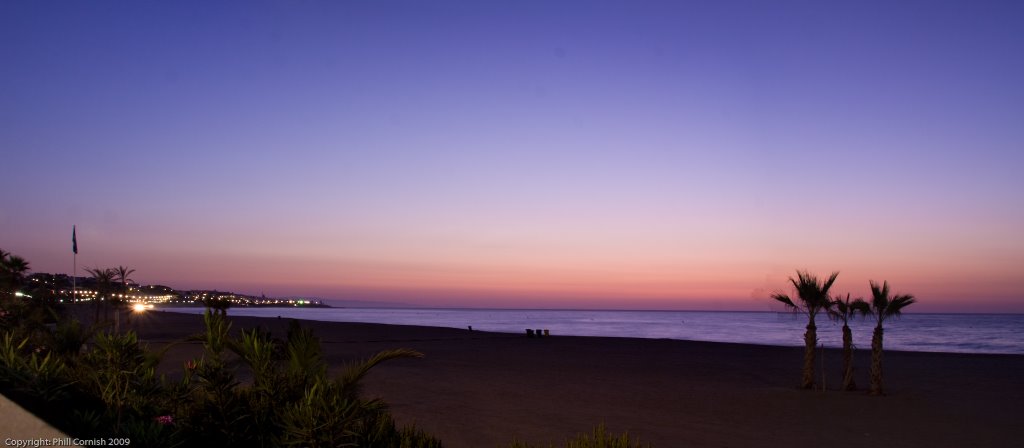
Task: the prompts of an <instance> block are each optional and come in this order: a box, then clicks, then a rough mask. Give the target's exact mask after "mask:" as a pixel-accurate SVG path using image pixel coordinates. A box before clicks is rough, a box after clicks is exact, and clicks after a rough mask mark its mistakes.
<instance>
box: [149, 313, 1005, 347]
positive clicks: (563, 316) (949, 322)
mask: <svg viewBox="0 0 1024 448" xmlns="http://www.w3.org/2000/svg"><path fill="white" fill-rule="evenodd" d="M164 310H165V311H176V312H185V313H202V312H203V308H196V307H186V308H165V309H164ZM228 313H229V314H231V315H237V316H256V317H278V316H281V317H285V318H294V319H305V320H318V321H330V322H367V323H382V324H396V325H421V326H431V327H451V328H468V327H470V326H472V328H473V329H474V330H480V331H491V332H502V333H519V334H525V332H526V330H527V329H543V330H548V331H549V332H550V334H551V335H553V336H558V335H567V336H613V337H628V338H649V339H681V340H692V341H713V342H736V343H744V344H760V345H778V346H803V333H804V327H805V326H806V325H807V318H806V317H805V316H803V315H800V314H793V313H786V312H781V313H780V312H738V311H618V310H607V311H604V310H518V309H458V308H299V307H296V308H231V309H230V310H229V311H228ZM874 324H875V323H874V321H873V320H871V318H867V319H856V320H854V321H852V322H851V324H850V327H851V329H852V330H853V340H854V345H855V346H856V347H857V348H861V349H870V347H871V333H872V330H873V328H874ZM817 327H818V339H819V340H820V342H821V343H822V344H824V345H825V346H826V347H841V346H842V330H841V324H837V323H834V322H832V321H830V320H829V319H828V318H827V317H825V316H819V317H818V318H817ZM885 348H886V350H901V351H919V352H950V353H1003V354H1024V314H928V313H904V314H903V315H902V316H900V317H898V318H893V319H889V320H886V321H885Z"/></svg>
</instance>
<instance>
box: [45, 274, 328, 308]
mask: <svg viewBox="0 0 1024 448" xmlns="http://www.w3.org/2000/svg"><path fill="white" fill-rule="evenodd" d="M26 280H27V283H28V284H30V285H32V286H33V288H32V289H34V290H35V291H47V292H48V293H49V295H50V297H51V298H52V299H53V300H56V301H58V302H61V303H75V302H92V301H94V300H97V297H99V299H100V300H105V299H106V298H104V297H102V294H101V293H100V289H101V288H98V287H97V286H98V285H97V280H96V279H95V278H94V277H75V278H74V279H72V277H71V276H70V275H67V274H47V273H36V274H32V275H29V276H28V277H26ZM108 295H109V296H110V298H111V299H115V300H118V301H123V302H124V303H128V304H129V305H143V306H149V305H159V306H205V305H206V304H209V303H210V302H221V303H228V304H230V306H232V307H322V308H328V307H329V306H328V305H325V304H324V303H323V300H320V299H316V298H302V297H286V298H276V297H266V296H263V295H260V296H252V295H246V294H238V293H234V292H227V291H217V290H196V289H193V290H188V291H179V290H176V289H174V288H171V287H169V286H164V285H139V284H137V283H134V282H128V283H127V288H126V289H124V290H123V291H118V292H112V293H108Z"/></svg>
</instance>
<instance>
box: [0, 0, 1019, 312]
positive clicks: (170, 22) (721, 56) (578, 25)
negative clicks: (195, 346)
mask: <svg viewBox="0 0 1024 448" xmlns="http://www.w3.org/2000/svg"><path fill="white" fill-rule="evenodd" d="M1022 23H1024V2H1017V1H1007V2H986V1H962V2H943V1H905V2H891V1H877V2H875V1H867V2H820V1H798V2H783V1H778V2H775V1H773V2H763V1H715V2H683V1H664V2H647V1H571V2H570V1H560V2H551V1H515V2H513V1H493V2H490V1H471V0H466V1H457V2H456V1H451V2H449V1H410V2H390V1H374V2H369V1H358V2H356V1H353V2H340V1H339V2H313V1H307V2H292V1H288V2H284V1H281V2H249V1H247V2H205V1H173V2H170V1H164V2H148V1H130V2H129V1H124V2H113V1H111V2H99V3H97V2H78V1H66V2H55V1H4V2H2V3H0V151H2V156H0V188H2V191H3V199H2V201H0V204H2V206H0V248H3V249H4V250H8V251H11V252H13V253H15V254H18V255H21V256H23V257H25V258H27V259H28V260H29V261H30V262H31V263H32V268H33V270H34V271H42V272H69V271H71V269H72V254H71V250H70V249H71V248H70V243H71V241H70V237H71V226H72V225H77V226H78V241H79V247H80V253H79V255H78V266H79V269H82V268H83V267H106V266H116V265H128V266H130V267H133V268H135V269H136V270H137V272H136V274H135V280H137V281H139V282H142V283H160V284H166V285H170V286H173V287H176V288H182V289H188V288H217V289H221V290H234V291H237V292H243V293H253V294H259V293H261V292H264V293H266V294H267V295H315V296H320V297H324V298H336V299H356V300H387V301H400V302H405V303H410V304H415V305H430V306H473V307H541V308H547V307H554V308H564V307H584V308H637V309H723V310H769V309H775V308H774V307H773V306H772V305H771V304H770V301H769V300H768V294H769V293H771V292H773V291H776V290H786V289H785V288H786V286H787V285H786V278H787V277H788V276H790V275H792V274H793V272H794V270H795V269H798V268H799V269H809V270H811V271H813V272H816V273H819V274H821V275H825V274H827V273H828V272H830V271H833V270H839V271H841V274H840V276H839V282H838V283H837V285H836V291H838V292H847V291H849V292H852V293H853V295H854V296H864V295H867V294H869V290H868V280H869V279H875V280H889V281H890V283H891V284H892V285H893V287H894V288H895V289H896V291H897V292H905V293H913V294H915V295H916V296H918V297H919V299H920V304H918V305H915V306H914V308H915V309H916V310H917V311H921V312H924V311H984V312H988V311H996V312H1024V81H1022V80H1024V57H1022V55H1024V26H1021V24H1022ZM79 273H80V274H84V273H83V272H81V271H80V272H79Z"/></svg>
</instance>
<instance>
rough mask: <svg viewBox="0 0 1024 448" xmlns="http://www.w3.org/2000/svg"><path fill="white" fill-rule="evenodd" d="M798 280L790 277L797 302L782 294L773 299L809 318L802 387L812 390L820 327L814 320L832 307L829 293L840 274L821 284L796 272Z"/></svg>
mask: <svg viewBox="0 0 1024 448" xmlns="http://www.w3.org/2000/svg"><path fill="white" fill-rule="evenodd" d="M796 276H797V278H795V279H794V278H793V277H790V278H789V281H790V283H792V284H793V287H794V288H796V294H797V300H798V301H796V302H795V301H793V299H791V298H790V297H789V296H788V295H786V294H782V293H776V294H772V298H773V299H775V300H778V301H779V302H782V303H783V304H784V305H786V307H787V308H790V309H792V310H794V311H797V312H800V313H802V314H804V315H806V316H807V331H806V332H805V333H804V368H803V379H802V380H801V383H800V387H802V388H804V389H811V388H813V387H814V349H815V347H817V345H818V327H817V326H815V324H814V318H815V316H817V315H818V313H819V312H821V311H823V310H824V311H827V310H828V309H829V308H831V307H832V300H831V299H830V298H829V295H828V291H829V289H830V288H832V284H833V283H835V281H836V277H838V276H839V272H833V273H832V275H830V276H829V277H828V279H826V280H825V281H824V282H819V281H818V277H815V276H813V275H811V274H810V273H808V272H807V271H796Z"/></svg>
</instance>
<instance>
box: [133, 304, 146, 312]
mask: <svg viewBox="0 0 1024 448" xmlns="http://www.w3.org/2000/svg"><path fill="white" fill-rule="evenodd" d="M132 311H135V312H136V313H141V312H143V311H146V305H145V304H142V303H136V304H135V305H132Z"/></svg>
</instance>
